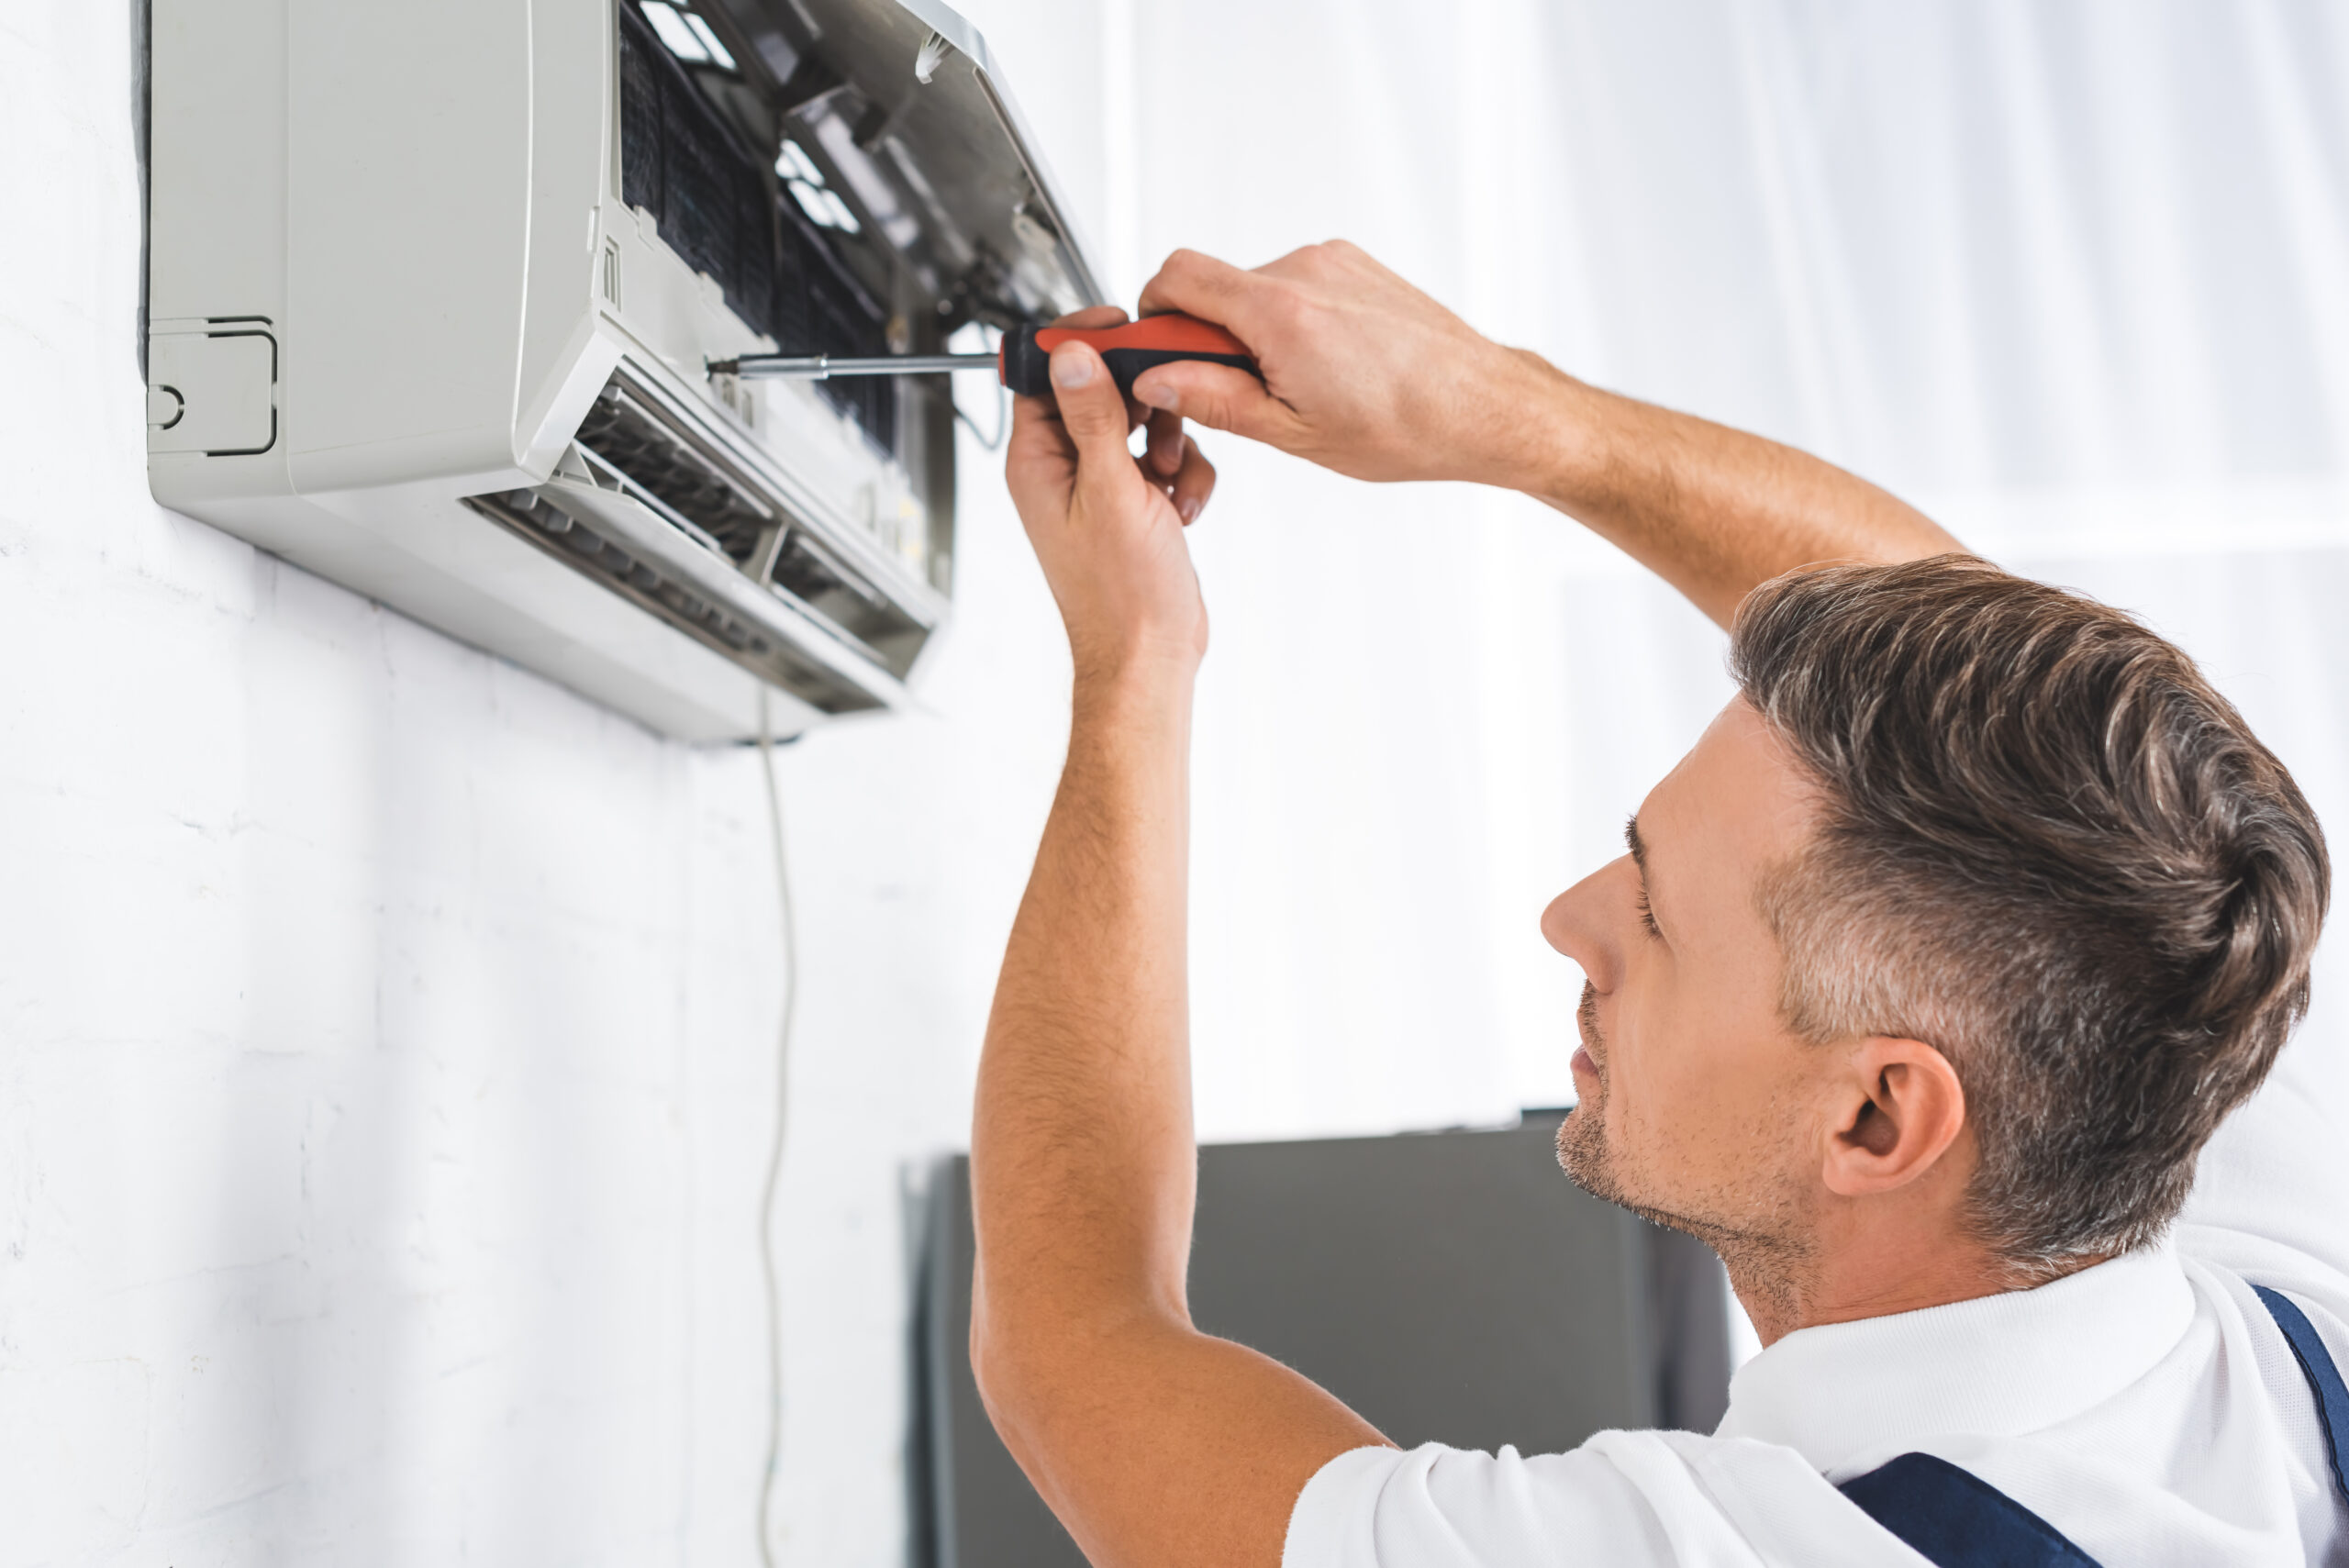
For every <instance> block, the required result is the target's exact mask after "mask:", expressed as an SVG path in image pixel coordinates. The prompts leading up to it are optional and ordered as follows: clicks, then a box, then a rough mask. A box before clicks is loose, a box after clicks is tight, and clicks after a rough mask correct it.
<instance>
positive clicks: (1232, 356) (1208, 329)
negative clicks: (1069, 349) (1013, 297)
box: [996, 312, 1258, 397]
mask: <svg viewBox="0 0 2349 1568" xmlns="http://www.w3.org/2000/svg"><path fill="white" fill-rule="evenodd" d="M1069 342H1076V343H1090V344H1092V345H1093V347H1094V349H1095V350H1096V351H1097V352H1098V353H1099V354H1100V356H1101V359H1102V361H1103V362H1104V363H1106V364H1107V365H1108V367H1109V375H1110V377H1111V379H1113V380H1115V381H1116V382H1117V384H1118V390H1119V392H1122V393H1125V394H1126V395H1129V396H1131V395H1132V394H1133V390H1134V378H1135V377H1136V376H1138V375H1140V374H1141V373H1142V372H1144V371H1146V370H1150V369H1152V368H1153V367H1154V366H1158V365H1164V364H1173V363H1175V361H1178V360H1205V361H1208V363H1209V364H1218V365H1230V366H1232V367H1233V368H1234V369H1236V370H1243V371H1246V372H1247V373H1249V374H1250V375H1255V374H1257V373H1258V372H1257V370H1256V361H1254V360H1253V359H1252V358H1251V357H1250V356H1249V353H1248V346H1247V345H1246V344H1245V343H1242V342H1241V340H1240V339H1237V338H1235V337H1233V336H1232V335H1231V334H1230V333H1229V332H1227V331H1225V330H1224V329H1223V328H1220V327H1218V326H1216V325H1214V324H1213V323H1211V322H1207V321H1201V320H1200V319H1199V318H1198V317H1195V316H1182V315H1177V314H1175V313H1172V312H1170V313H1169V314H1167V315H1164V316H1145V317H1142V318H1141V320H1139V321H1129V322H1127V323H1126V324H1125V325H1124V326H1122V327H1022V328H1019V329H1018V330H1017V331H1012V332H1007V333H1005V334H1004V335H1003V349H1002V352H1001V353H1000V354H999V355H998V356H997V357H996V367H997V373H999V374H1000V375H1001V376H1002V378H1003V384H1004V385H1006V386H1008V387H1009V388H1010V389H1011V390H1012V391H1014V392H1016V393H1018V394H1019V395H1020V396H1022V397H1042V396H1044V395H1046V394H1048V393H1050V392H1051V391H1052V350H1054V349H1056V348H1058V347H1060V345H1062V344H1063V343H1069Z"/></svg>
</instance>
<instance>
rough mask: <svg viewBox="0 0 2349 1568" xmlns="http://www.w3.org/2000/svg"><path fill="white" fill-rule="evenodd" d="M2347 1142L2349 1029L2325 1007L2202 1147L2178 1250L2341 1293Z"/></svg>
mask: <svg viewBox="0 0 2349 1568" xmlns="http://www.w3.org/2000/svg"><path fill="white" fill-rule="evenodd" d="M2335 967H2336V968H2338V967H2339V966H2335ZM2324 978H2329V977H2328V976H2320V980H2322V979H2324ZM2324 1011H2325V1012H2331V1011H2337V1009H2325V1010H2324ZM2345 1145H2349V1030H2344V1029H2343V1028H2338V1027H2335V1025H2334V1022H2333V1020H2332V1018H2329V1017H2326V1016H2323V1014H2322V1013H2321V1014H2320V1016H2318V1017H2315V1018H2310V1020H2309V1023H2308V1025H2307V1027H2305V1028H2303V1029H2301V1030H2300V1032H2299V1035H2297V1036H2296V1037H2295V1038H2294V1039H2292V1040H2290V1041H2288V1043H2287V1044H2286V1045H2285V1047H2284V1049H2283V1051H2281V1052H2280V1053H2279V1054H2278V1055H2277V1059H2276V1065H2275V1067H2274V1069H2273V1070H2272V1071H2271V1072H2270V1073H2268V1076H2267V1082H2266V1084H2262V1085H2261V1086H2260V1088H2259V1090H2258V1092H2257V1093H2255V1094H2254V1095H2252V1097H2251V1098H2250V1099H2249V1100H2248V1101H2246V1102H2244V1104H2243V1106H2240V1107H2239V1108H2238V1109H2237V1110H2236V1111H2235V1113H2234V1114H2233V1115H2232V1116H2231V1117H2229V1118H2227V1119H2226V1121H2225V1122H2224V1123H2222V1124H2221V1126H2220V1128H2219V1130H2218V1132H2217V1133H2216V1134H2214V1135H2213V1136H2212V1137H2211V1140H2210V1143H2209V1144H2208V1145H2207V1146H2206V1147H2205V1148H2204V1149H2203V1151H2202V1158H2201V1162H2200V1164H2199V1168H2198V1170H2197V1172H2196V1175H2195V1183H2194V1191H2193V1194H2192V1195H2190V1196H2189V1197H2188V1199H2187V1202H2186V1208H2185V1211H2184V1212H2183V1213H2182V1214H2181V1215H2180V1216H2179V1217H2178V1247H2179V1251H2183V1252H2187V1253H2188V1254H2190V1255H2193V1256H2197V1257H2200V1258H2204V1259H2206V1260H2208V1261H2210V1262H2217V1263H2221V1264H2223V1265H2225V1266H2227V1267H2230V1268H2232V1269H2235V1270H2236V1271H2238V1272H2239V1273H2244V1274H2246V1275H2248V1276H2250V1277H2251V1278H2254V1279H2255V1280H2258V1281H2260V1283H2263V1284H2277V1285H2280V1286H2283V1287H2284V1288H2287V1289H2289V1288H2293V1287H2294V1286H2295V1285H2298V1286H2299V1288H2302V1289H2315V1290H2317V1291H2318V1292H2319V1293H2320V1294H2321V1295H2323V1296H2328V1297H2332V1296H2338V1295H2340V1294H2341V1293H2342V1292H2343V1288H2344V1286H2349V1147H2344V1146H2345Z"/></svg>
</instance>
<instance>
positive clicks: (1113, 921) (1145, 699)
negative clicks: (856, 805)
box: [971, 313, 1380, 1568]
mask: <svg viewBox="0 0 2349 1568" xmlns="http://www.w3.org/2000/svg"><path fill="white" fill-rule="evenodd" d="M1073 320H1074V322H1075V324H1078V325H1088V326H1089V325H1097V324H1098V323H1097V319H1096V318H1095V317H1094V316H1093V315H1092V313H1088V314H1087V315H1086V316H1084V317H1074V318H1073ZM1052 377H1053V381H1054V383H1055V384H1056V385H1057V386H1058V388H1059V394H1058V400H1057V406H1056V405H1055V403H1054V402H1052V401H1050V400H1042V399H1027V398H1023V399H1021V400H1020V401H1019V405H1018V408H1017V411H1016V413H1015V415H1014V424H1013V428H1012V436H1011V447H1010V452H1009V459H1008V473H1009V478H1010V482H1011V489H1012V495H1013V498H1014V499H1015V500H1016V501H1017V502H1018V503H1019V514H1020V517H1021V520H1022V521H1023V522H1024V523H1025V524H1026V525H1027V528H1028V533H1029V537H1030V539H1031V540H1032V541H1033V542H1034V544H1035V547H1036V554H1037V557H1038V559H1039V560H1040V561H1041V562H1042V564H1043V568H1044V575H1045V577H1046V579H1047V580H1048V581H1049V582H1050V583H1051V584H1052V595H1053V597H1054V598H1055V599H1056V600H1057V601H1058V602H1059V604H1060V606H1061V614H1062V617H1063V619H1064V620H1065V621H1066V623H1067V626H1068V634H1069V647H1070V651H1071V653H1072V655H1073V657H1074V666H1075V693H1074V712H1073V714H1072V718H1071V724H1070V732H1069V748H1068V762H1067V765H1066V768H1065V770H1064V771H1063V774H1062V778H1061V786H1060V793H1059V795H1057V797H1055V799H1054V800H1053V803H1052V817H1051V819H1050V820H1049V821H1048V822H1047V823H1046V825H1045V828H1044V838H1043V842H1042V844H1041V847H1040V848H1039V850H1038V851H1037V855H1036V870H1035V873H1034V875H1033V876H1032V877H1031V878H1030V881H1029V884H1028V894H1027V896H1026V898H1025V899H1024V900H1022V902H1021V904H1020V906H1019V918H1018V920H1017V921H1016V923H1015V924H1014V926H1013V928H1012V933H1011V942H1010V946H1009V949H1008V951H1007V952H1006V953H1005V955H1004V962H1003V976H1002V979H1001V981H1000V983H999V984H997V986H996V1000H995V1011H994V1015H993V1017H992V1018H989V1020H988V1023H987V1037H986V1046H985V1051H984V1052H983V1053H982V1055H981V1057H980V1061H979V1082H978V1094H977V1102H976V1107H975V1112H974V1123H973V1127H972V1132H971V1193H972V1200H973V1206H974V1210H975V1218H976V1220H977V1237H978V1255H977V1260H976V1278H975V1281H974V1291H973V1297H972V1314H971V1351H972V1364H973V1368H974V1371H975V1372H976V1373H977V1374H978V1382H979V1391H980V1393H981V1395H982V1396H984V1397H985V1400H986V1404H987V1409H988V1411H989V1413H990V1414H991V1415H992V1416H993V1417H994V1418H995V1423H996V1429H997V1430H998V1431H1000V1432H1001V1433H1002V1434H1003V1438H1004V1441H1005V1443H1006V1444H1007V1445H1008V1447H1009V1448H1010V1450H1011V1451H1012V1453H1013V1455H1014V1456H1015V1457H1016V1458H1017V1459H1018V1460H1019V1463H1020V1465H1021V1467H1022V1468H1023V1469H1024V1470H1026V1472H1027V1473H1028V1476H1029V1479H1030V1480H1031V1481H1033V1482H1034V1483H1035V1485H1036V1489H1037V1491H1038V1492H1040V1493H1041V1494H1042V1496H1043V1497H1044V1500H1045V1501H1046V1502H1047V1503H1049V1504H1051V1505H1052V1510H1053V1511H1054V1512H1055V1513H1056V1514H1058V1515H1059V1516H1060V1518H1061V1522H1062V1523H1063V1524H1064V1525H1066V1526H1067V1527H1068V1529H1069V1533H1070V1534H1071V1535H1073V1536H1074V1537H1075V1538H1076V1541H1077V1543H1078V1544H1079V1545H1080V1546H1082V1547H1083V1548H1084V1549H1085V1555H1086V1556H1087V1557H1088V1558H1089V1559H1090V1560H1091V1561H1092V1562H1094V1564H1095V1565H1096V1568H1275V1564H1277V1563H1278V1562H1279V1561H1280V1556H1281V1547H1282V1542H1283V1539H1284V1535H1285V1532H1286V1529H1287V1523H1288V1515H1289V1509H1290V1507H1291V1505H1292V1504H1293V1503H1294V1502H1295V1501H1296V1499H1297V1494H1298V1492H1299V1491H1301V1490H1302V1489H1303V1487H1304V1485H1305V1483H1306V1482H1307V1480H1308V1479H1309V1478H1310V1477H1311V1476H1312V1474H1313V1473H1314V1472H1315V1471H1317V1470H1319V1468H1320V1467H1321V1466H1322V1465H1323V1464H1324V1463H1325V1462H1328V1461H1329V1460H1330V1459H1332V1458H1334V1457H1335V1456H1337V1455H1338V1454H1340V1453H1343V1452H1345V1451H1347V1450H1349V1449H1353V1448H1359V1447H1362V1446H1364V1445H1366V1444H1372V1443H1376V1442H1378V1441H1380V1438H1379V1436H1378V1434H1377V1433H1376V1432H1375V1430H1373V1429H1371V1428H1370V1427H1369V1426H1368V1425H1367V1424H1365V1423H1364V1421H1363V1420H1362V1419H1361V1418H1359V1417H1357V1416H1355V1415H1354V1414H1353V1412H1352V1411H1350V1410H1348V1409H1347V1408H1346V1407H1344V1406H1342V1405H1341V1404H1340V1403H1339V1402H1338V1401H1337V1400H1336V1399H1334V1398H1332V1397H1331V1396H1329V1395H1328V1394H1325V1393H1324V1392H1322V1391H1321V1390H1320V1389H1319V1388H1317V1387H1316V1386H1314V1385H1312V1384H1311V1383H1309V1382H1308V1381H1307V1380H1306V1379H1304V1378H1303V1377H1300V1376H1299V1375H1297V1373H1294V1372H1292V1371H1290V1370H1289V1369H1288V1368H1286V1367H1285V1366H1282V1365H1280V1364H1279V1363H1278V1362H1274V1361H1271V1360H1269V1359H1267V1358H1266V1357H1264V1356H1261V1355H1258V1354H1257V1353H1256V1352H1254V1351H1249V1350H1245V1349H1243V1348H1241V1346H1239V1345H1235V1344H1232V1343H1230V1342H1229V1341H1227V1340H1217V1339H1212V1338H1210V1337H1208V1336H1207V1335H1205V1334H1202V1333H1200V1332H1199V1331H1198V1330H1197V1329H1195V1328H1193V1327H1192V1325H1191V1318H1190V1311H1189V1308H1188V1307H1187V1305H1186V1295H1185V1278H1184V1275H1185V1265H1186V1260H1187V1258H1188V1254H1189V1251H1190V1243H1191V1208H1192V1198H1193V1190H1194V1185H1195V1177H1196V1173H1197V1151H1196V1149H1195V1148H1194V1147H1193V1144H1192V1134H1191V1086H1190V1060H1189V1043H1188V1019H1187V1006H1186V996H1185V991H1186V973H1185V969H1186V962H1185V951H1184V921H1185V909H1186V898H1185V884H1186V854H1187V846H1188V826H1187V815H1188V799H1189V781H1188V771H1189V751H1190V723H1191V689H1192V679H1193V675H1194V673H1195V672H1196V670H1197V664H1198V660H1199V656H1200V654H1201V652H1202V651H1203V650H1204V649H1205V646H1206V640H1207V617H1206V612H1205V610H1204V608H1203V607H1202V606H1201V605H1200V603H1199V591H1198V584H1197V579H1196V578H1195V577H1194V576H1193V575H1192V573H1191V562H1190V555H1189V551H1188V549H1187V547H1186V544H1185V542H1184V538H1183V522H1182V517H1184V516H1189V515H1195V514H1196V512H1197V506H1198V504H1202V503H1204V502H1205V500H1206V498H1207V493H1208V488H1209V486H1210V484H1211V483H1212V479H1213V475H1212V472H1211V471H1210V470H1209V469H1208V467H1207V464H1206V463H1205V462H1204V461H1203V460H1202V459H1201V458H1200V457H1199V456H1198V453H1197V449H1196V448H1193V447H1191V446H1190V445H1189V444H1188V443H1187V442H1183V443H1181V445H1180V447H1179V449H1178V450H1177V454H1176V459H1175V462H1171V463H1169V464H1168V465H1167V467H1166V471H1165V472H1166V473H1171V477H1161V476H1158V475H1146V474H1145V473H1143V471H1142V470H1141V467H1140V466H1139V465H1138V464H1137V463H1136V462H1135V461H1134V460H1133V459H1132V458H1131V457H1130V456H1129V455H1128V452H1127V450H1126V441H1127V439H1128V435H1129V431H1130V414H1129V410H1128V407H1127V406H1126V404H1125V402H1124V400H1123V399H1122V398H1120V397H1119V395H1118V393H1117V389H1116V387H1115V385H1114V384H1111V383H1110V381H1109V377H1108V369H1107V367H1106V366H1104V365H1103V364H1102V363H1101V361H1100V359H1099V357H1098V356H1097V355H1096V354H1095V353H1094V351H1093V350H1090V349H1088V348H1085V347H1084V346H1083V345H1079V344H1068V345H1063V347H1062V348H1060V349H1059V350H1056V351H1055V352H1054V354H1053V356H1052Z"/></svg>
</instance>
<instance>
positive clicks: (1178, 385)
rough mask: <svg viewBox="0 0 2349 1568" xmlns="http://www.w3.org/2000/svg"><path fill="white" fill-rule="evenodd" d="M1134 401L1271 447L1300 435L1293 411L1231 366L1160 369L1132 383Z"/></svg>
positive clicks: (1198, 363)
mask: <svg viewBox="0 0 2349 1568" xmlns="http://www.w3.org/2000/svg"><path fill="white" fill-rule="evenodd" d="M1134 395H1135V396H1136V397H1138V398H1140V399H1141V401H1142V402H1144V403H1147V404H1149V405H1150V406H1152V408H1155V409H1157V410H1159V411H1160V412H1161V413H1163V414H1175V415H1180V416H1181V417H1184V418H1186V419H1188V420H1190V421H1191V422H1192V423H1193V424H1197V425H1205V426H1207V427H1208V428H1210V429H1217V430H1230V432H1231V433H1232V434H1233V435H1236V436H1245V437H1247V438H1248V439H1250V440H1252V441H1267V442H1270V443H1271V444H1272V445H1274V446H1276V447H1277V446H1286V445H1289V444H1290V443H1291V442H1293V441H1294V440H1295V439H1297V435H1298V433H1299V431H1300V429H1301V426H1300V424H1299V422H1298V420H1297V411H1296V410H1295V409H1293V408H1291V407H1290V406H1288V405H1287V404H1286V403H1283V402H1282V401H1281V400H1280V399H1279V398H1277V397H1275V396H1274V395H1272V394H1271V393H1270V392H1268V391H1266V390H1265V389H1264V383H1263V382H1261V381H1258V380H1257V379H1256V378H1255V377H1254V376H1252V375H1250V374H1249V373H1247V372H1246V371H1243V370H1241V369H1239V368H1238V367H1237V366H1233V365H1219V364H1210V363H1208V361H1205V360H1177V361H1175V362H1173V363H1172V364H1163V365H1159V366H1156V367H1155V368H1153V369H1151V370H1147V371H1144V372H1143V373H1141V375H1140V376H1138V377H1136V378H1135V380H1134Z"/></svg>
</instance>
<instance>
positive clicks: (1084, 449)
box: [1052, 343, 1133, 478]
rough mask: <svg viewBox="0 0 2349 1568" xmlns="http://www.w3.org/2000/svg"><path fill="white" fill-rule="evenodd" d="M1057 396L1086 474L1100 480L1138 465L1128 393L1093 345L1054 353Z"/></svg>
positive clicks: (1070, 346)
mask: <svg viewBox="0 0 2349 1568" xmlns="http://www.w3.org/2000/svg"><path fill="white" fill-rule="evenodd" d="M1052 397H1053V400H1054V401H1055V402H1057V403H1058V404H1059V405H1060V410H1061V424H1062V426H1063V428H1065V429H1066V430H1067V431H1068V435H1069V439H1070V440H1072V441H1074V443H1075V444H1076V460H1077V472H1078V473H1079V474H1080V475H1081V476H1082V475H1088V474H1089V475H1091V476H1093V477H1095V478H1098V477H1099V476H1101V475H1103V474H1106V473H1114V472H1116V470H1117V468H1118V467H1119V466H1122V467H1127V468H1130V467H1132V466H1133V454H1132V453H1131V452H1130V451H1129V450H1127V449H1126V439H1127V436H1128V435H1129V434H1130V432H1131V430H1132V429H1133V425H1132V422H1131V421H1130V419H1129V418H1128V417H1127V413H1126V399H1125V395H1124V394H1123V393H1120V392H1119V390H1118V384H1117V383H1116V382H1115V381H1114V380H1112V379H1111V378H1110V375H1109V367H1108V365H1106V364H1104V363H1103V362H1102V361H1101V356H1100V355H1099V354H1098V353H1097V352H1095V351H1094V350H1093V348H1092V347H1091V346H1090V345H1089V344H1085V343H1063V344H1062V345H1060V347H1058V348H1056V349H1054V350H1052Z"/></svg>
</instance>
